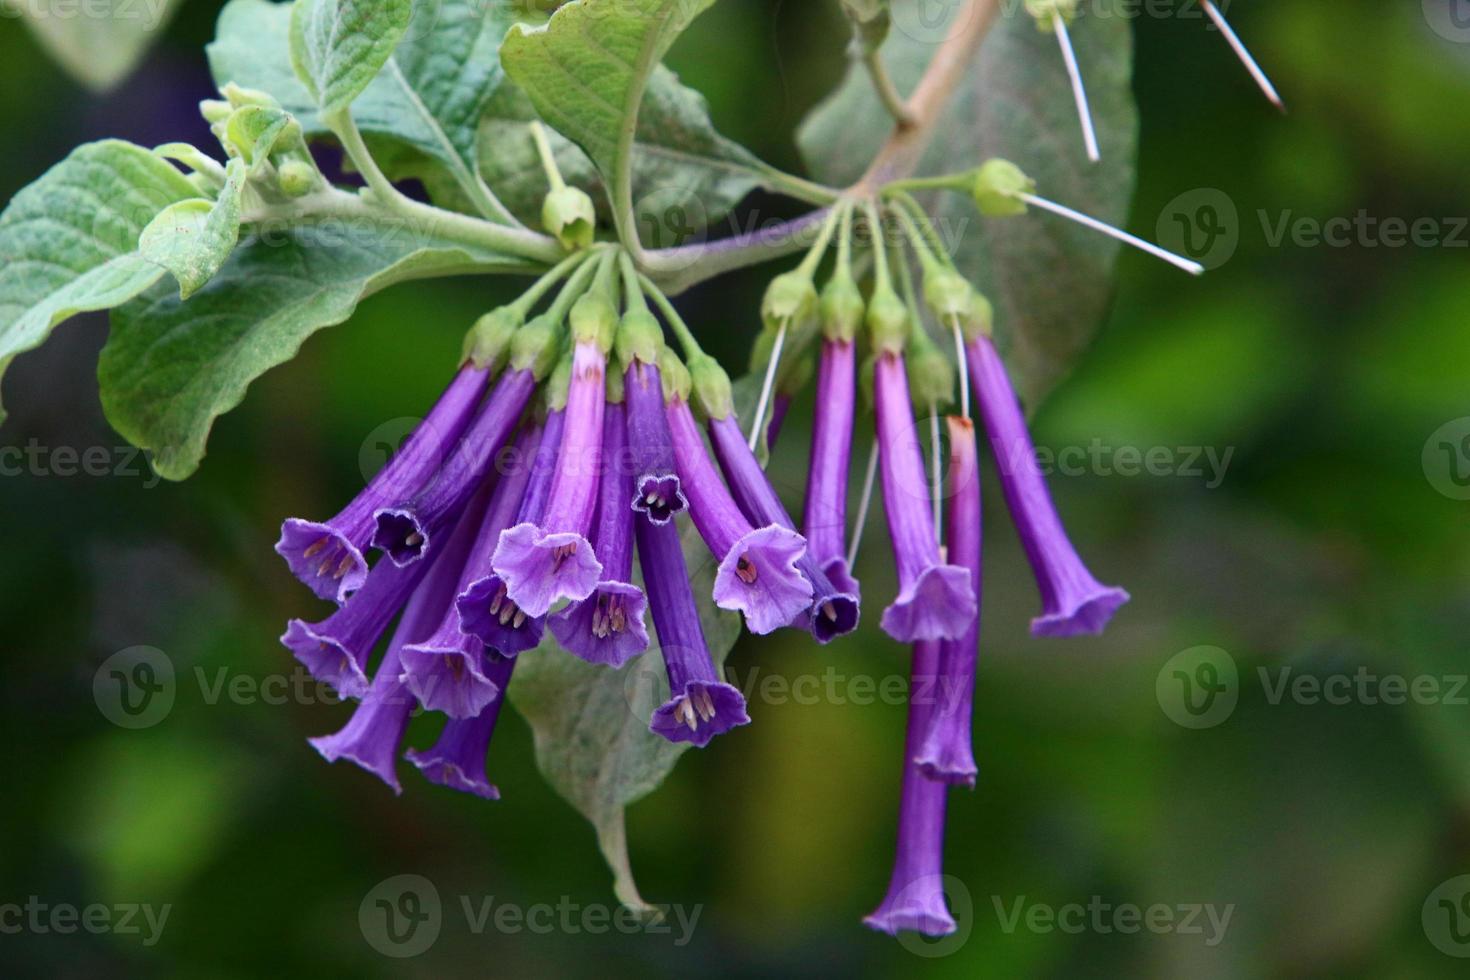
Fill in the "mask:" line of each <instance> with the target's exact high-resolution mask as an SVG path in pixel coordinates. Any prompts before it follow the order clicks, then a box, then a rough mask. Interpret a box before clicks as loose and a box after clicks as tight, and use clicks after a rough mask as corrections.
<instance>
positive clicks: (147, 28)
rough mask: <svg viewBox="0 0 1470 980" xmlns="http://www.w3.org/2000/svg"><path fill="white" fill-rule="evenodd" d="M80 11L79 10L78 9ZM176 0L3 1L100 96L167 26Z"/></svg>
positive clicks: (59, 60)
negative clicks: (99, 93) (81, 2)
mask: <svg viewBox="0 0 1470 980" xmlns="http://www.w3.org/2000/svg"><path fill="white" fill-rule="evenodd" d="M79 7H80V9H79ZM177 8H178V0H86V3H84V4H79V3H78V2H77V0H3V2H0V12H9V11H12V10H13V11H15V12H16V13H17V14H19V15H20V16H21V17H23V18H24V19H25V22H26V26H28V27H29V28H30V29H31V31H32V33H34V34H35V35H36V38H37V40H39V41H40V42H41V46H42V47H44V48H45V49H46V51H47V53H48V54H50V55H51V57H53V58H55V59H56V61H57V63H58V64H60V65H61V67H62V68H65V69H66V70H67V72H68V73H70V74H71V76H72V77H73V78H75V79H76V80H77V81H79V82H81V83H82V84H83V85H86V86H87V87H88V88H91V89H94V90H97V91H106V90H108V89H110V88H113V87H114V86H116V85H117V84H118V83H119V82H121V81H122V80H123V79H124V78H125V77H126V76H127V75H128V74H129V73H130V72H132V70H133V68H134V67H135V66H136V65H137V64H138V61H139V60H140V59H141V58H142V57H143V53H144V52H145V51H147V50H148V46H149V45H150V44H152V43H153V41H154V39H156V38H157V37H159V36H160V35H161V34H162V33H163V29H164V28H165V27H167V26H168V21H169V18H170V17H172V16H173V13H174V10H176V9H177Z"/></svg>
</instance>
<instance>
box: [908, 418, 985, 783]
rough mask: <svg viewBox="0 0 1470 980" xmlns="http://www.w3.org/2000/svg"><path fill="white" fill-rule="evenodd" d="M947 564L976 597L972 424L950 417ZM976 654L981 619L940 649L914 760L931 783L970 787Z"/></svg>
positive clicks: (976, 475)
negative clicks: (966, 579)
mask: <svg viewBox="0 0 1470 980" xmlns="http://www.w3.org/2000/svg"><path fill="white" fill-rule="evenodd" d="M948 423H949V445H950V467H949V480H950V501H951V503H950V511H949V542H948V544H949V548H948V551H949V559H950V561H953V562H955V563H956V564H958V565H962V566H963V567H965V568H967V569H969V572H970V581H971V582H972V583H973V584H974V586H975V597H976V599H977V600H978V599H979V597H980V537H981V532H980V461H979V453H978V451H977V449H976V446H975V425H974V423H973V422H971V421H970V420H969V419H963V418H955V417H953V416H951V417H950V418H949V419H948ZM979 652H980V617H979V616H978V615H977V616H976V617H975V619H974V621H973V622H971V624H970V628H969V630H968V631H967V632H966V633H965V635H964V636H963V637H961V638H960V639H958V640H945V641H944V642H943V643H942V644H941V645H940V655H939V678H938V682H937V684H936V685H935V687H934V699H935V702H936V703H935V704H934V706H933V708H932V709H931V711H930V715H929V725H928V731H927V733H926V734H925V735H924V737H923V738H922V740H921V743H920V746H919V751H918V754H917V755H916V756H915V758H914V761H915V762H916V763H918V766H919V769H920V771H922V772H923V773H924V775H925V776H927V777H929V778H930V779H937V780H940V781H941V782H946V783H951V784H955V785H963V786H969V787H970V788H972V789H973V788H974V786H975V776H976V768H975V752H974V748H973V746H972V744H971V742H972V737H971V731H970V727H971V716H972V714H973V711H974V699H975V664H976V661H977V659H978V658H979Z"/></svg>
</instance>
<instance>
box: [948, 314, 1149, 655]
mask: <svg viewBox="0 0 1470 980" xmlns="http://www.w3.org/2000/svg"><path fill="white" fill-rule="evenodd" d="M969 362H970V376H971V378H972V379H973V380H974V384H975V390H976V392H977V393H978V396H979V401H980V413H981V416H982V417H983V418H984V420H985V432H986V435H987V436H988V437H989V439H990V449H991V452H992V453H993V454H994V456H995V459H996V465H997V466H998V468H999V469H1000V485H1001V490H1002V491H1003V492H1004V494H1005V498H1006V506H1007V507H1008V508H1009V509H1010V512H1011V519H1012V520H1013V521H1015V522H1016V530H1017V532H1018V533H1019V534H1020V536H1021V545H1022V546H1023V547H1024V548H1025V549H1026V555H1027V557H1028V558H1029V559H1030V561H1031V569H1032V571H1033V572H1034V573H1035V575H1036V584H1037V587H1038V588H1039V589H1040V590H1041V607H1042V613H1041V615H1040V616H1038V617H1037V618H1036V619H1034V620H1032V621H1031V632H1032V633H1034V634H1036V635H1037V636H1080V635H1084V634H1094V635H1095V634H1098V633H1101V632H1102V631H1103V629H1105V628H1106V627H1107V625H1108V621H1109V620H1111V619H1112V618H1113V614H1114V613H1116V612H1117V611H1118V609H1119V608H1120V607H1122V606H1123V604H1124V603H1126V602H1127V601H1128V593H1127V592H1124V591H1123V590H1122V589H1118V588H1113V587H1110V586H1106V585H1103V584H1101V583H1100V582H1098V580H1097V579H1095V578H1093V577H1092V573H1091V572H1089V571H1088V570H1087V567H1086V566H1085V565H1084V564H1083V563H1082V559H1081V558H1080V557H1079V556H1078V554H1077V549H1076V548H1074V547H1072V542H1071V541H1070V540H1069V539H1068V537H1067V532H1066V530H1065V529H1064V528H1063V527H1062V521H1061V518H1060V517H1058V516H1057V509H1056V505H1055V504H1054V503H1052V499H1051V493H1050V492H1049V491H1048V490H1047V488H1046V480H1045V478H1044V477H1043V476H1042V473H1041V469H1040V467H1039V466H1037V463H1036V450H1035V448H1034V447H1033V445H1032V443H1031V433H1030V432H1029V431H1028V430H1027V428H1026V418H1025V416H1024V415H1023V414H1022V412H1021V404H1020V402H1019V401H1018V400H1017V398H1016V393H1015V390H1014V389H1013V388H1012V387H1011V380H1010V377H1009V376H1008V375H1007V374H1006V369H1005V364H1003V363H1002V362H1001V359H1000V354H999V353H998V352H997V351H996V349H995V343H994V342H993V341H992V340H991V339H990V338H989V337H987V336H984V335H983V334H982V335H981V336H980V337H978V338H976V339H975V340H974V341H972V342H971V343H970V345H969Z"/></svg>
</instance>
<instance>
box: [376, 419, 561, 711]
mask: <svg viewBox="0 0 1470 980" xmlns="http://www.w3.org/2000/svg"><path fill="white" fill-rule="evenodd" d="M540 443H541V427H540V426H537V425H530V426H527V427H526V428H525V429H524V430H522V432H521V434H520V436H519V438H517V440H516V444H515V451H514V453H513V454H512V457H511V462H510V464H509V465H508V467H507V468H506V469H505V471H504V472H503V473H502V474H501V477H500V482H499V483H498V484H496V486H495V490H494V493H493V494H489V495H488V496H489V502H488V504H486V505H485V506H482V507H480V508H477V509H476V510H475V511H474V513H477V514H482V515H484V516H483V517H482V518H481V519H480V520H479V522H478V527H477V533H476V534H475V538H474V544H472V545H471V546H470V551H469V557H468V558H467V559H466V560H465V562H464V563H463V570H462V572H461V574H460V578H459V584H458V586H457V587H456V589H455V595H460V594H462V593H463V592H464V591H465V590H466V589H467V588H469V586H470V584H471V583H472V582H473V581H474V580H475V579H476V578H477V570H478V569H481V568H484V567H485V565H486V564H487V563H488V562H489V561H490V554H491V552H493V551H494V549H495V543H496V542H497V541H498V540H500V532H501V531H503V530H505V529H506V527H508V526H509V525H510V522H511V521H512V520H514V518H515V515H516V513H517V512H518V511H519V510H520V506H521V498H522V497H524V496H525V493H526V486H527V484H529V483H530V482H531V461H532V460H533V459H535V456H536V450H537V448H538V447H539V445H540ZM481 492H482V493H484V492H485V491H481ZM466 525H468V526H466ZM461 526H462V527H465V530H466V531H468V529H469V527H475V526H476V525H475V523H474V522H472V521H468V520H467V521H466V522H464V523H463V524H462V525H461ZM402 657H403V669H404V674H403V678H404V681H405V682H406V683H407V684H408V688H409V690H411V691H413V693H414V696H415V697H417V698H418V699H419V703H420V704H422V705H423V706H424V707H425V708H427V709H428V710H430V711H442V712H443V713H444V714H446V715H448V716H449V717H451V718H474V717H475V716H477V715H479V714H480V713H481V712H482V711H484V710H485V708H486V707H487V706H488V705H489V704H490V703H491V702H493V701H494V700H495V699H496V698H497V697H499V696H500V689H499V688H498V687H497V686H496V685H495V683H494V682H493V681H492V680H491V679H490V678H489V676H488V664H487V655H486V651H485V643H484V641H483V640H481V639H480V638H479V637H478V636H472V635H470V634H468V633H465V632H463V631H462V630H461V629H460V623H459V612H458V610H456V609H454V608H453V607H449V608H446V609H445V610H444V616H443V617H442V618H441V619H440V621H439V626H438V628H437V629H436V630H435V631H434V633H433V635H432V636H430V637H428V638H427V639H425V640H422V641H421V642H418V643H413V644H410V645H408V646H406V647H404V648H403V653H402Z"/></svg>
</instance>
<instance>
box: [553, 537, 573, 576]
mask: <svg viewBox="0 0 1470 980" xmlns="http://www.w3.org/2000/svg"><path fill="white" fill-rule="evenodd" d="M576 553H577V545H576V543H575V542H573V543H572V544H563V545H558V546H557V547H556V550H554V551H553V552H552V553H551V570H552V571H553V572H555V571H560V570H561V566H562V564H563V563H564V562H566V560H567V559H568V558H570V557H572V556H573V555H575V554H576Z"/></svg>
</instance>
